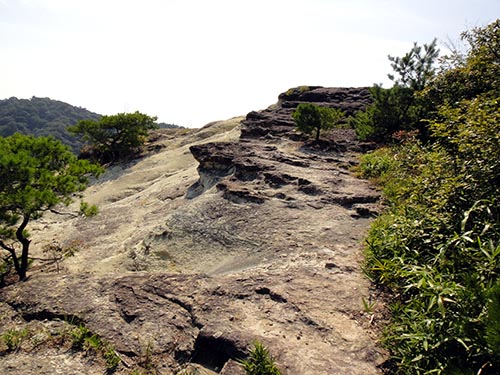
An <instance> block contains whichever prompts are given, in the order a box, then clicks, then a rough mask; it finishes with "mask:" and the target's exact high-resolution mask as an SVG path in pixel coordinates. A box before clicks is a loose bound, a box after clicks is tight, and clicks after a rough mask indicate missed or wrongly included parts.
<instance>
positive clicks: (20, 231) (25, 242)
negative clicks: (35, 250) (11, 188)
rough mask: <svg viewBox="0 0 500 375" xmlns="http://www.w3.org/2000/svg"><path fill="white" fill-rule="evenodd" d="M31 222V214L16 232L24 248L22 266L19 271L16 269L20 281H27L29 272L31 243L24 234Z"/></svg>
mask: <svg viewBox="0 0 500 375" xmlns="http://www.w3.org/2000/svg"><path fill="white" fill-rule="evenodd" d="M29 220H30V215H29V214H27V215H25V216H24V217H23V222H22V223H21V225H20V226H19V228H17V231H16V238H17V240H18V241H19V242H21V244H22V246H23V248H22V252H21V265H20V267H19V269H16V271H17V274H18V276H19V280H20V281H24V280H26V271H27V270H28V251H29V247H30V243H31V241H30V240H28V238H26V237H25V236H24V233H23V232H24V230H25V229H26V226H27V225H28V222H29Z"/></svg>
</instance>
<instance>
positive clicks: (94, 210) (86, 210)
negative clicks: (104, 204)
mask: <svg viewBox="0 0 500 375" xmlns="http://www.w3.org/2000/svg"><path fill="white" fill-rule="evenodd" d="M98 213H99V208H98V207H97V206H96V205H92V206H91V205H90V204H88V203H87V202H85V201H80V214H82V215H83V216H85V217H92V216H96V215H97V214H98Z"/></svg>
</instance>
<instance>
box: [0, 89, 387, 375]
mask: <svg viewBox="0 0 500 375" xmlns="http://www.w3.org/2000/svg"><path fill="white" fill-rule="evenodd" d="M297 90H298V91H297ZM297 90H295V91H294V90H292V91H290V92H288V93H286V94H282V96H280V102H282V104H284V103H297V102H299V101H304V100H306V99H307V98H309V99H308V100H314V101H317V102H322V103H324V102H325V101H326V100H329V101H332V100H337V99H338V98H340V97H342V98H343V99H342V100H344V102H349V101H352V102H353V103H354V101H355V100H354V99H352V98H351V99H349V98H347V97H343V96H342V95H347V94H346V93H349V92H351V94H352V95H360V99H359V100H360V103H361V104H359V108H361V107H362V106H363V105H365V104H366V103H365V102H364V99H362V98H364V96H363V95H364V94H362V93H363V92H365V91H364V89H345V90H341V89H323V88H314V89H313V90H309V91H300V90H299V89H297ZM296 91H297V92H296ZM308 95H309V96H308ZM332 98H334V99H332ZM335 98H337V99H335ZM339 100H340V99H339ZM287 105H288V104H285V106H282V107H281V109H280V110H279V111H281V112H279V111H278V112H279V113H281V114H279V115H276V117H274V120H273V119H271V120H269V119H268V120H266V119H265V117H262V118H261V120H262V121H261V120H259V121H261V122H258V121H257V122H254V123H253V125H252V123H251V121H250V120H251V119H252V116H253V118H254V119H255V118H258V117H259V116H261V114H262V112H255V113H254V114H249V115H248V116H247V118H246V120H245V121H244V122H243V124H242V125H241V129H242V138H241V139H240V138H239V135H240V134H239V121H233V122H231V124H232V125H231V126H229V125H228V124H227V123H220V124H217V123H213V124H209V126H207V127H205V128H203V129H200V130H195V131H190V132H185V133H183V134H181V133H179V132H180V131H179V132H178V133H175V134H176V135H175V136H172V137H171V136H170V135H169V134H172V133H165V134H163V135H162V136H158V138H157V139H156V141H155V144H153V145H151V147H150V149H151V150H153V151H152V152H154V153H153V154H151V155H149V156H148V157H145V158H144V159H142V160H139V161H137V163H135V164H133V165H129V166H126V167H124V169H123V170H120V171H114V172H113V171H109V172H107V173H108V174H105V175H104V176H103V178H102V179H101V180H99V181H97V182H96V184H95V185H94V186H92V187H91V188H90V189H89V191H88V192H87V194H88V196H87V199H88V200H89V201H90V202H91V203H97V204H99V206H100V209H101V212H100V214H99V215H98V216H96V217H95V218H93V219H90V220H86V221H84V220H83V219H81V218H74V219H67V220H61V219H60V218H55V217H50V216H49V217H47V218H44V219H43V220H42V221H40V222H38V223H36V225H34V227H33V228H31V230H32V232H33V239H34V242H33V246H34V252H35V254H36V251H37V246H38V249H40V248H41V247H42V245H43V242H44V241H55V240H56V241H58V242H59V243H61V244H73V243H83V242H82V241H84V240H85V241H86V242H84V243H85V246H83V247H82V248H81V249H80V251H78V252H77V253H76V255H75V256H74V257H71V258H68V259H67V260H65V261H64V262H63V263H62V264H61V265H60V267H59V272H56V271H55V270H54V269H49V268H47V267H44V266H43V265H42V264H37V263H35V265H34V267H33V270H32V271H31V276H30V278H29V280H28V281H27V282H25V283H18V284H13V285H11V286H9V287H7V288H4V289H2V290H0V320H1V323H0V334H1V333H2V332H5V331H6V330H7V329H13V328H14V329H18V328H22V327H29V332H30V334H29V338H28V339H26V340H25V342H24V343H23V344H22V345H21V347H20V350H18V351H17V352H14V353H12V352H10V353H8V354H6V355H4V356H1V355H0V368H3V369H6V370H5V371H3V372H2V373H5V374H19V373H22V374H54V373H71V374H85V373H104V372H105V364H104V363H103V362H102V360H101V361H99V360H90V359H89V358H94V357H91V356H90V355H89V354H88V353H87V354H85V353H83V354H82V353H80V352H75V351H74V350H71V348H70V347H68V346H67V345H66V346H64V345H59V346H58V345H53V343H54V340H55V339H54V337H55V336H57V335H58V332H60V331H61V330H63V331H64V330H65V329H66V330H67V329H68V328H67V326H68V325H71V324H73V326H85V327H86V328H87V329H89V330H90V331H91V332H92V333H95V334H97V335H98V336H99V337H101V338H102V339H103V340H105V341H106V342H109V343H112V345H113V346H114V348H115V350H116V352H117V354H118V355H119V357H120V364H119V366H118V368H117V369H116V373H120V374H130V373H134V371H135V373H136V374H137V373H147V372H146V371H151V372H150V373H158V374H192V373H200V374H209V375H213V374H224V375H238V374H242V375H243V374H244V372H243V371H242V368H241V366H240V365H238V363H237V359H239V358H242V357H244V356H245V355H246V353H247V350H248V348H249V347H250V346H251V344H252V342H254V341H255V340H259V341H262V342H263V343H264V344H265V345H266V346H267V347H268V348H269V350H270V352H271V354H272V355H273V357H274V358H275V359H276V363H277V366H278V367H279V368H280V370H281V371H282V374H284V375H309V374H310V375H313V374H314V375H321V374H324V375H326V374H352V375H371V374H373V375H375V374H381V371H380V369H379V365H380V364H382V363H383V361H384V358H385V356H384V353H383V351H382V350H381V349H380V348H379V346H378V344H377V340H376V336H375V332H376V330H375V328H376V327H377V325H378V324H380V323H379V319H378V316H379V315H377V314H378V312H377V305H376V306H375V307H374V308H373V311H370V312H368V311H365V310H364V308H363V304H362V299H363V298H364V299H365V300H367V301H371V298H372V296H371V294H370V289H369V282H368V281H367V280H366V279H365V278H364V277H363V275H362V272H361V262H362V251H361V249H362V241H363V238H364V236H365V234H366V231H367V228H368V226H369V223H370V221H371V219H372V217H373V216H374V215H376V213H377V211H378V199H379V194H378V192H377V191H375V190H374V189H373V188H371V187H370V186H369V184H368V183H367V182H366V181H362V180H359V179H357V178H356V177H355V176H354V175H353V173H352V172H351V170H350V168H351V167H352V165H354V164H355V163H356V160H357V153H356V152H357V151H359V150H360V149H361V148H362V146H360V144H358V143H357V142H356V141H355V138H354V135H353V133H352V131H349V130H337V131H336V132H334V133H332V134H331V137H330V139H326V140H325V141H324V142H323V143H319V144H318V143H307V142H306V143H304V142H303V141H301V140H294V137H292V139H290V138H289V137H288V135H290V134H292V133H290V129H289V125H283V124H285V123H286V122H288V123H289V122H290V118H289V116H290V112H289V109H290V108H291V107H286V106H287ZM291 105H292V104H290V106H291ZM352 105H353V106H354V104H352ZM287 111H288V112H287ZM264 112H265V111H264ZM278 112H275V113H278ZM285 113H288V115H286V114H285ZM263 116H265V115H263ZM273 116H274V115H273ZM280 116H282V117H281V118H280ZM282 126H283V127H282ZM285 128H286V129H288V130H287V131H286V132H285V130H284V129H285ZM243 129H245V131H243ZM260 129H265V130H266V131H267V133H265V134H266V135H267V137H263V138H256V135H257V134H260V133H259V132H260V131H261V130H260ZM282 130H283V132H282V133H280V132H281V131H282ZM285 133H286V134H288V135H287V136H285ZM263 134H264V133H263ZM278 134H282V135H283V136H282V137H278V136H277V135H278ZM250 135H251V136H250ZM35 238H37V240H36V241H35ZM78 241H80V242H78ZM37 270H38V271H37ZM42 271H43V272H42ZM64 327H66V328H64ZM42 333H43V335H42ZM57 337H59V336H57ZM35 339H36V340H37V344H36V345H35V344H34V342H35ZM51 343H52V344H51ZM0 350H2V347H1V345H0ZM138 371H143V372H138Z"/></svg>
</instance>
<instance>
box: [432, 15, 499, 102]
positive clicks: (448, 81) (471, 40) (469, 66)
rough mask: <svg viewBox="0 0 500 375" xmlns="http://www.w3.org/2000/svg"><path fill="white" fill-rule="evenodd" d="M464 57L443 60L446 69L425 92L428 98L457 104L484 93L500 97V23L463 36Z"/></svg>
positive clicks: (449, 57) (462, 54) (460, 55)
mask: <svg viewBox="0 0 500 375" xmlns="http://www.w3.org/2000/svg"><path fill="white" fill-rule="evenodd" d="M461 37H462V41H463V42H465V43H466V44H467V46H466V47H467V48H466V51H467V53H466V54H464V53H463V52H461V51H457V50H455V51H453V53H452V54H451V55H449V56H445V57H444V58H443V62H442V64H443V67H444V68H443V70H442V72H441V73H440V74H439V75H438V76H437V77H436V79H434V80H433V81H432V82H431V83H430V84H429V85H427V87H426V88H425V90H424V96H425V97H426V99H428V100H431V101H433V102H437V103H443V104H444V103H448V104H449V105H456V104H457V103H459V102H460V101H461V100H463V99H467V100H469V99H472V98H475V97H476V96H479V95H482V94H489V95H492V96H493V97H497V96H500V20H498V19H497V20H496V21H494V22H493V23H491V24H489V25H487V26H485V27H476V28H473V29H472V30H468V31H465V32H463V33H462V35H461Z"/></svg>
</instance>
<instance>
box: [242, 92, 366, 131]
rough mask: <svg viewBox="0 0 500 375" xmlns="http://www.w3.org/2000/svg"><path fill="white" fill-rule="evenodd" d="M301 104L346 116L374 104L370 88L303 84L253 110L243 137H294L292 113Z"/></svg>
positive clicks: (247, 120) (244, 126) (247, 118)
mask: <svg viewBox="0 0 500 375" xmlns="http://www.w3.org/2000/svg"><path fill="white" fill-rule="evenodd" d="M300 103H314V104H317V105H321V106H325V107H330V108H335V109H341V110H342V111H343V112H344V113H345V115H346V117H348V116H352V115H354V114H355V113H356V112H358V111H360V110H364V109H365V108H366V106H368V105H369V104H371V103H372V98H371V95H370V92H369V90H368V88H367V87H321V86H301V87H296V88H293V89H290V90H288V91H287V92H284V93H282V94H280V95H279V97H278V103H277V104H275V105H272V106H270V107H269V108H267V109H265V110H262V111H252V112H250V113H249V114H248V115H247V117H246V119H245V120H244V121H243V122H242V128H241V137H242V138H262V137H266V138H272V137H275V136H277V137H284V136H293V135H295V133H294V127H295V124H294V122H293V119H292V117H291V114H292V112H293V111H294V110H295V108H297V106H298V105H299V104H300Z"/></svg>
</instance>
